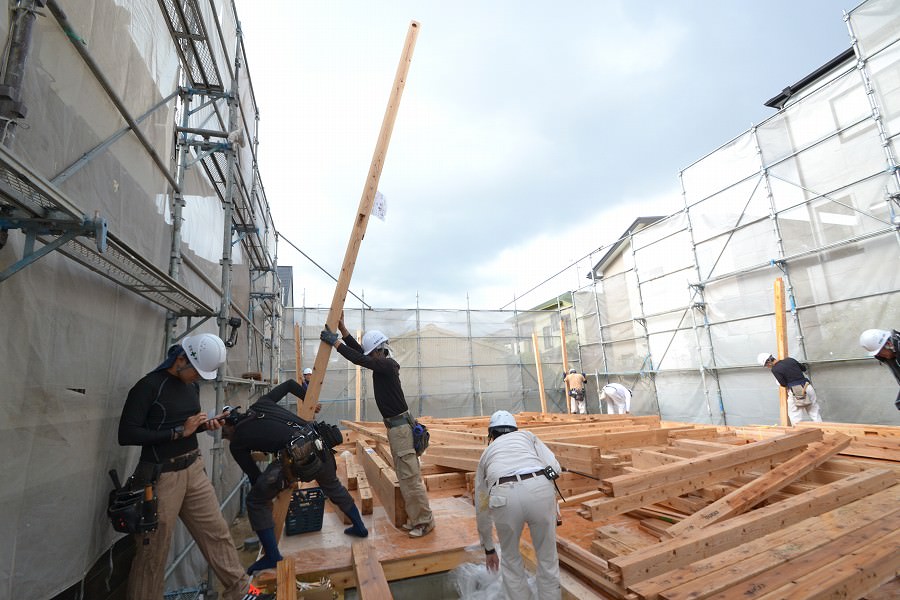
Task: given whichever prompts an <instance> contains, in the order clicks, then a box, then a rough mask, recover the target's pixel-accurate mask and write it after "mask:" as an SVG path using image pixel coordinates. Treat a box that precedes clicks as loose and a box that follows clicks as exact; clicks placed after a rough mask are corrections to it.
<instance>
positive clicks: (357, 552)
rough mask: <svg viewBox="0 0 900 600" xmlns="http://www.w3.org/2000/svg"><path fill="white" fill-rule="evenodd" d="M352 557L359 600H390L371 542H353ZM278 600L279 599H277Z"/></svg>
mask: <svg viewBox="0 0 900 600" xmlns="http://www.w3.org/2000/svg"><path fill="white" fill-rule="evenodd" d="M351 554H352V555H353V573H354V574H355V575H356V590H357V592H358V593H359V597H360V600H391V599H392V598H393V597H394V596H393V595H392V594H391V588H390V586H389V585H388V582H387V577H386V576H385V574H384V569H383V568H382V566H381V563H380V562H378V554H377V553H376V552H375V548H374V547H373V546H372V542H370V541H368V540H366V541H362V540H360V541H356V542H353V548H352V550H351ZM279 600H280V599H279Z"/></svg>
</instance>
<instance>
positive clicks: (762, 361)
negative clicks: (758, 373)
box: [756, 352, 774, 367]
mask: <svg viewBox="0 0 900 600" xmlns="http://www.w3.org/2000/svg"><path fill="white" fill-rule="evenodd" d="M770 358H774V356H773V355H772V353H771V352H760V353H759V355H757V357H756V362H757V363H759V366H761V367H764V366H766V363H767V362H769V359H770Z"/></svg>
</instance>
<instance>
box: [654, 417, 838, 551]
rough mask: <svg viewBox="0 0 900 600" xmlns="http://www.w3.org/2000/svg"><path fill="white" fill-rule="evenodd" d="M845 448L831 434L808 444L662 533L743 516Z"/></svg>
mask: <svg viewBox="0 0 900 600" xmlns="http://www.w3.org/2000/svg"><path fill="white" fill-rule="evenodd" d="M849 445H850V438H849V437H847V436H846V435H842V434H832V435H830V436H828V437H827V438H826V439H825V441H823V442H817V443H815V444H810V445H809V447H808V448H807V449H806V450H804V451H803V452H801V453H800V454H798V455H797V456H795V457H794V458H792V459H790V460H788V461H786V462H784V463H782V464H780V465H778V466H777V467H775V468H774V469H772V470H771V471H769V472H768V473H766V474H764V475H762V476H761V477H757V478H756V479H754V480H753V481H751V482H750V483H748V484H747V485H744V486H742V487H739V488H738V489H736V490H735V491H733V492H731V493H730V494H728V495H727V496H724V497H723V498H720V499H718V500H716V501H715V502H713V503H712V504H710V505H709V506H707V507H706V508H704V509H702V510H699V511H697V512H695V513H694V514H692V515H691V516H690V517H688V518H686V519H684V520H683V521H681V522H680V523H676V524H675V525H672V526H671V527H669V528H668V529H667V530H666V533H667V534H668V535H670V536H676V535H682V534H688V533H690V532H692V531H695V530H697V529H701V528H703V527H707V526H709V525H712V524H713V523H718V522H719V521H724V520H725V519H728V518H730V517H733V516H735V515H739V514H742V513H744V512H747V511H748V510H750V509H751V508H753V507H754V506H756V505H757V504H759V503H760V502H762V501H763V500H765V499H766V498H769V497H770V496H772V495H774V494H775V493H776V492H778V491H779V490H781V489H783V488H784V487H785V486H787V485H789V484H790V483H792V482H793V481H796V480H797V479H798V478H800V477H802V476H803V475H805V474H806V473H809V472H810V471H812V470H813V469H815V468H816V467H818V466H819V465H821V464H822V463H823V462H825V461H826V460H828V459H829V458H831V457H832V456H834V455H835V454H837V453H838V452H840V451H841V450H843V449H844V448H846V447H847V446H849Z"/></svg>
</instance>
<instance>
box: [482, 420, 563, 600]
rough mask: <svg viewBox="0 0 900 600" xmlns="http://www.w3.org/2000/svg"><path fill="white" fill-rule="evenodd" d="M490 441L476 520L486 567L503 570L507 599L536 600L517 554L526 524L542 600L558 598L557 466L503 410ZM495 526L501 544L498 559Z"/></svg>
mask: <svg viewBox="0 0 900 600" xmlns="http://www.w3.org/2000/svg"><path fill="white" fill-rule="evenodd" d="M488 438H489V441H488V447H487V448H486V449H485V451H484V453H482V455H481V460H479V461H478V470H477V471H476V473H475V520H476V523H477V525H478V537H479V538H480V540H481V545H482V546H483V547H484V552H485V565H486V566H487V568H488V570H490V571H494V572H496V571H497V569H498V567H499V568H500V573H501V576H502V580H503V591H504V593H505V594H506V598H509V599H510V600H528V599H529V598H533V597H534V596H533V595H532V593H531V588H529V587H528V580H527V577H526V574H525V564H524V561H523V560H522V554H521V553H520V552H519V537H520V536H521V535H522V527H523V526H524V525H525V523H528V529H529V531H530V533H531V541H532V542H533V543H534V551H535V556H536V557H537V591H538V598H539V599H540V600H554V599H558V598H560V587H559V557H558V556H557V554H556V525H557V516H558V515H559V508H558V505H557V503H556V486H555V484H554V483H553V481H552V480H551V479H550V477H551V476H552V477H554V478H555V477H556V476H557V475H556V474H557V473H559V471H560V466H559V462H558V461H557V460H556V457H555V456H554V455H553V452H551V451H550V449H549V448H547V446H545V445H544V443H543V442H542V441H541V440H539V439H538V438H537V436H535V435H534V434H533V433H531V432H530V431H519V430H518V427H517V426H516V419H515V417H513V416H512V415H511V414H510V413H508V412H507V411H505V410H498V411H497V412H495V413H494V414H493V415H492V416H491V421H490V424H489V425H488ZM548 467H549V468H548ZM551 469H552V471H551ZM492 524H493V526H494V527H496V528H497V537H498V538H499V540H500V557H499V559H498V557H497V551H496V549H495V548H494V541H493V531H492Z"/></svg>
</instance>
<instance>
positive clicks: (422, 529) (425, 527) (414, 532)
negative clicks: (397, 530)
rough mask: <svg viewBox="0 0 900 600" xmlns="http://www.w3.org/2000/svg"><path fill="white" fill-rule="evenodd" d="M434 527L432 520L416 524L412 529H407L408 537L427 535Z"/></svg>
mask: <svg viewBox="0 0 900 600" xmlns="http://www.w3.org/2000/svg"><path fill="white" fill-rule="evenodd" d="M432 529H434V521H430V522H428V523H422V524H421V525H416V526H415V527H413V528H412V529H410V530H409V537H411V538H420V537H422V536H424V535H428V534H429V533H431V530H432Z"/></svg>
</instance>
